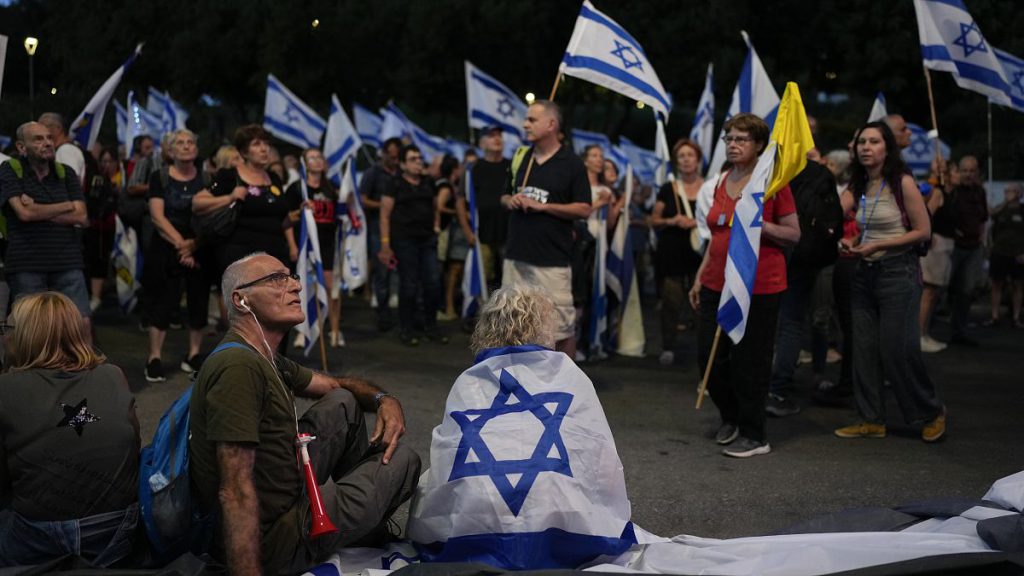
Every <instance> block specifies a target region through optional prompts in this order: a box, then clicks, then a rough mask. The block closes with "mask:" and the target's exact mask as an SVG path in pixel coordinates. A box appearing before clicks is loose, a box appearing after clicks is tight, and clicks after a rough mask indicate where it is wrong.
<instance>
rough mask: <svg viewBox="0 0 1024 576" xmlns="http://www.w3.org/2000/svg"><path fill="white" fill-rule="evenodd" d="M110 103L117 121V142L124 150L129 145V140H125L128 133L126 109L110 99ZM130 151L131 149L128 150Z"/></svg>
mask: <svg viewBox="0 0 1024 576" xmlns="http://www.w3.org/2000/svg"><path fill="white" fill-rule="evenodd" d="M111 103H112V104H113V105H114V118H115V120H116V121H117V142H118V143H119V144H121V145H122V146H124V147H125V150H128V148H129V147H130V146H131V142H128V141H127V140H125V138H126V137H127V134H128V110H126V109H125V107H124V106H123V105H122V104H121V103H120V102H118V101H117V100H112V101H111ZM128 153H129V154H130V153H131V150H128Z"/></svg>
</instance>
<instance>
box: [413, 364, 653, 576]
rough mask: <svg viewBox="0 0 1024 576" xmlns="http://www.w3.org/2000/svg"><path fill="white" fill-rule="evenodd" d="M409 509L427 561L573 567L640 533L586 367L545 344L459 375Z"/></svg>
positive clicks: (612, 551) (620, 547) (621, 547)
mask: <svg viewBox="0 0 1024 576" xmlns="http://www.w3.org/2000/svg"><path fill="white" fill-rule="evenodd" d="M430 464H431V467H430V469H429V470H427V471H426V472H424V473H423V475H422V476H421V477H420V481H419V485H418V486H417V488H416V493H415V496H414V499H413V503H412V508H411V511H410V514H409V527H408V535H409V538H410V539H411V540H412V541H413V542H414V543H416V544H417V547H418V548H419V549H420V552H421V555H422V556H423V559H424V560H426V561H439V562H468V561H474V562H485V563H487V564H490V565H492V566H496V567H498V568H503V569H509V570H527V569H542V568H575V567H577V566H579V565H581V564H583V563H584V562H588V561H590V560H592V559H594V558H595V557H597V556H599V555H602V554H607V555H618V554H621V553H622V552H624V551H625V550H627V549H629V547H630V546H631V545H632V544H633V543H634V542H635V541H636V537H635V535H634V530H633V525H632V523H631V522H630V504H629V499H628V498H627V497H626V484H625V479H624V477H623V471H622V462H621V461H620V460H619V456H618V452H617V451H616V449H615V439H614V438H613V436H612V433H611V429H610V428H609V427H608V421H607V420H606V418H605V415H604V410H603V409H602V408H601V402H600V400H599V399H598V397H597V394H596V393H595V392H594V386H593V384H592V383H591V382H590V379H589V378H587V375H586V374H584V373H583V371H582V370H580V369H579V368H578V367H577V366H576V364H575V363H574V362H573V361H572V360H571V359H570V358H569V357H568V356H566V355H565V354H562V353H560V352H554V351H552V350H548V349H546V348H542V347H540V346H532V345H527V346H515V347H507V348H499V349H492V350H485V351H483V352H481V353H480V354H478V355H477V357H476V361H475V363H474V364H473V366H471V367H470V368H469V369H468V370H466V371H465V372H463V373H462V375H461V376H459V377H458V379H456V381H455V384H454V385H453V386H452V389H451V392H450V393H449V395H448V400H447V402H446V403H445V410H444V417H443V420H442V421H441V424H440V425H439V426H438V427H437V428H435V429H434V432H433V434H432V436H431V443H430Z"/></svg>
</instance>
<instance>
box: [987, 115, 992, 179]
mask: <svg viewBox="0 0 1024 576" xmlns="http://www.w3.org/2000/svg"><path fill="white" fill-rule="evenodd" d="M988 189H989V190H992V99H991V98H989V99H988Z"/></svg>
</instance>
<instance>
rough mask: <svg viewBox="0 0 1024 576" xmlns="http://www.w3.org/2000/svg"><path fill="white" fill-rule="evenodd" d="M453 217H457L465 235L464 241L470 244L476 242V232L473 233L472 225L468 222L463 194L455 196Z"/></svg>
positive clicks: (467, 210) (467, 212)
mask: <svg viewBox="0 0 1024 576" xmlns="http://www.w3.org/2000/svg"><path fill="white" fill-rule="evenodd" d="M455 217H456V218H458V219H459V226H461V227H462V233H463V234H465V235H466V242H468V243H469V245H470V246H472V245H474V244H476V234H473V227H472V226H470V224H469V207H468V206H466V198H465V197H463V196H456V197H455Z"/></svg>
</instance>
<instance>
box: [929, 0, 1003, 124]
mask: <svg viewBox="0 0 1024 576" xmlns="http://www.w3.org/2000/svg"><path fill="white" fill-rule="evenodd" d="M914 11H915V12H916V13H917V31H918V35H919V36H920V40H921V57H922V58H923V59H924V66H925V68H930V69H932V70H940V71H943V72H949V73H951V74H952V75H953V79H954V80H955V81H956V83H957V85H958V86H960V87H961V88H966V89H968V90H973V91H975V92H978V93H979V94H984V95H985V96H987V97H989V98H990V99H992V101H993V102H996V103H998V104H1004V105H1006V106H1009V105H1011V99H1010V84H1009V82H1007V78H1006V72H1005V71H1004V70H1003V66H1002V65H1001V64H1000V63H999V59H998V58H997V57H996V54H995V51H994V48H993V47H992V46H991V45H990V44H989V43H988V42H987V41H986V40H985V36H984V35H982V33H981V28H979V27H978V23H977V22H975V21H974V18H971V15H970V14H969V13H968V12H967V8H965V7H964V4H963V2H961V1H960V0H914Z"/></svg>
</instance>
